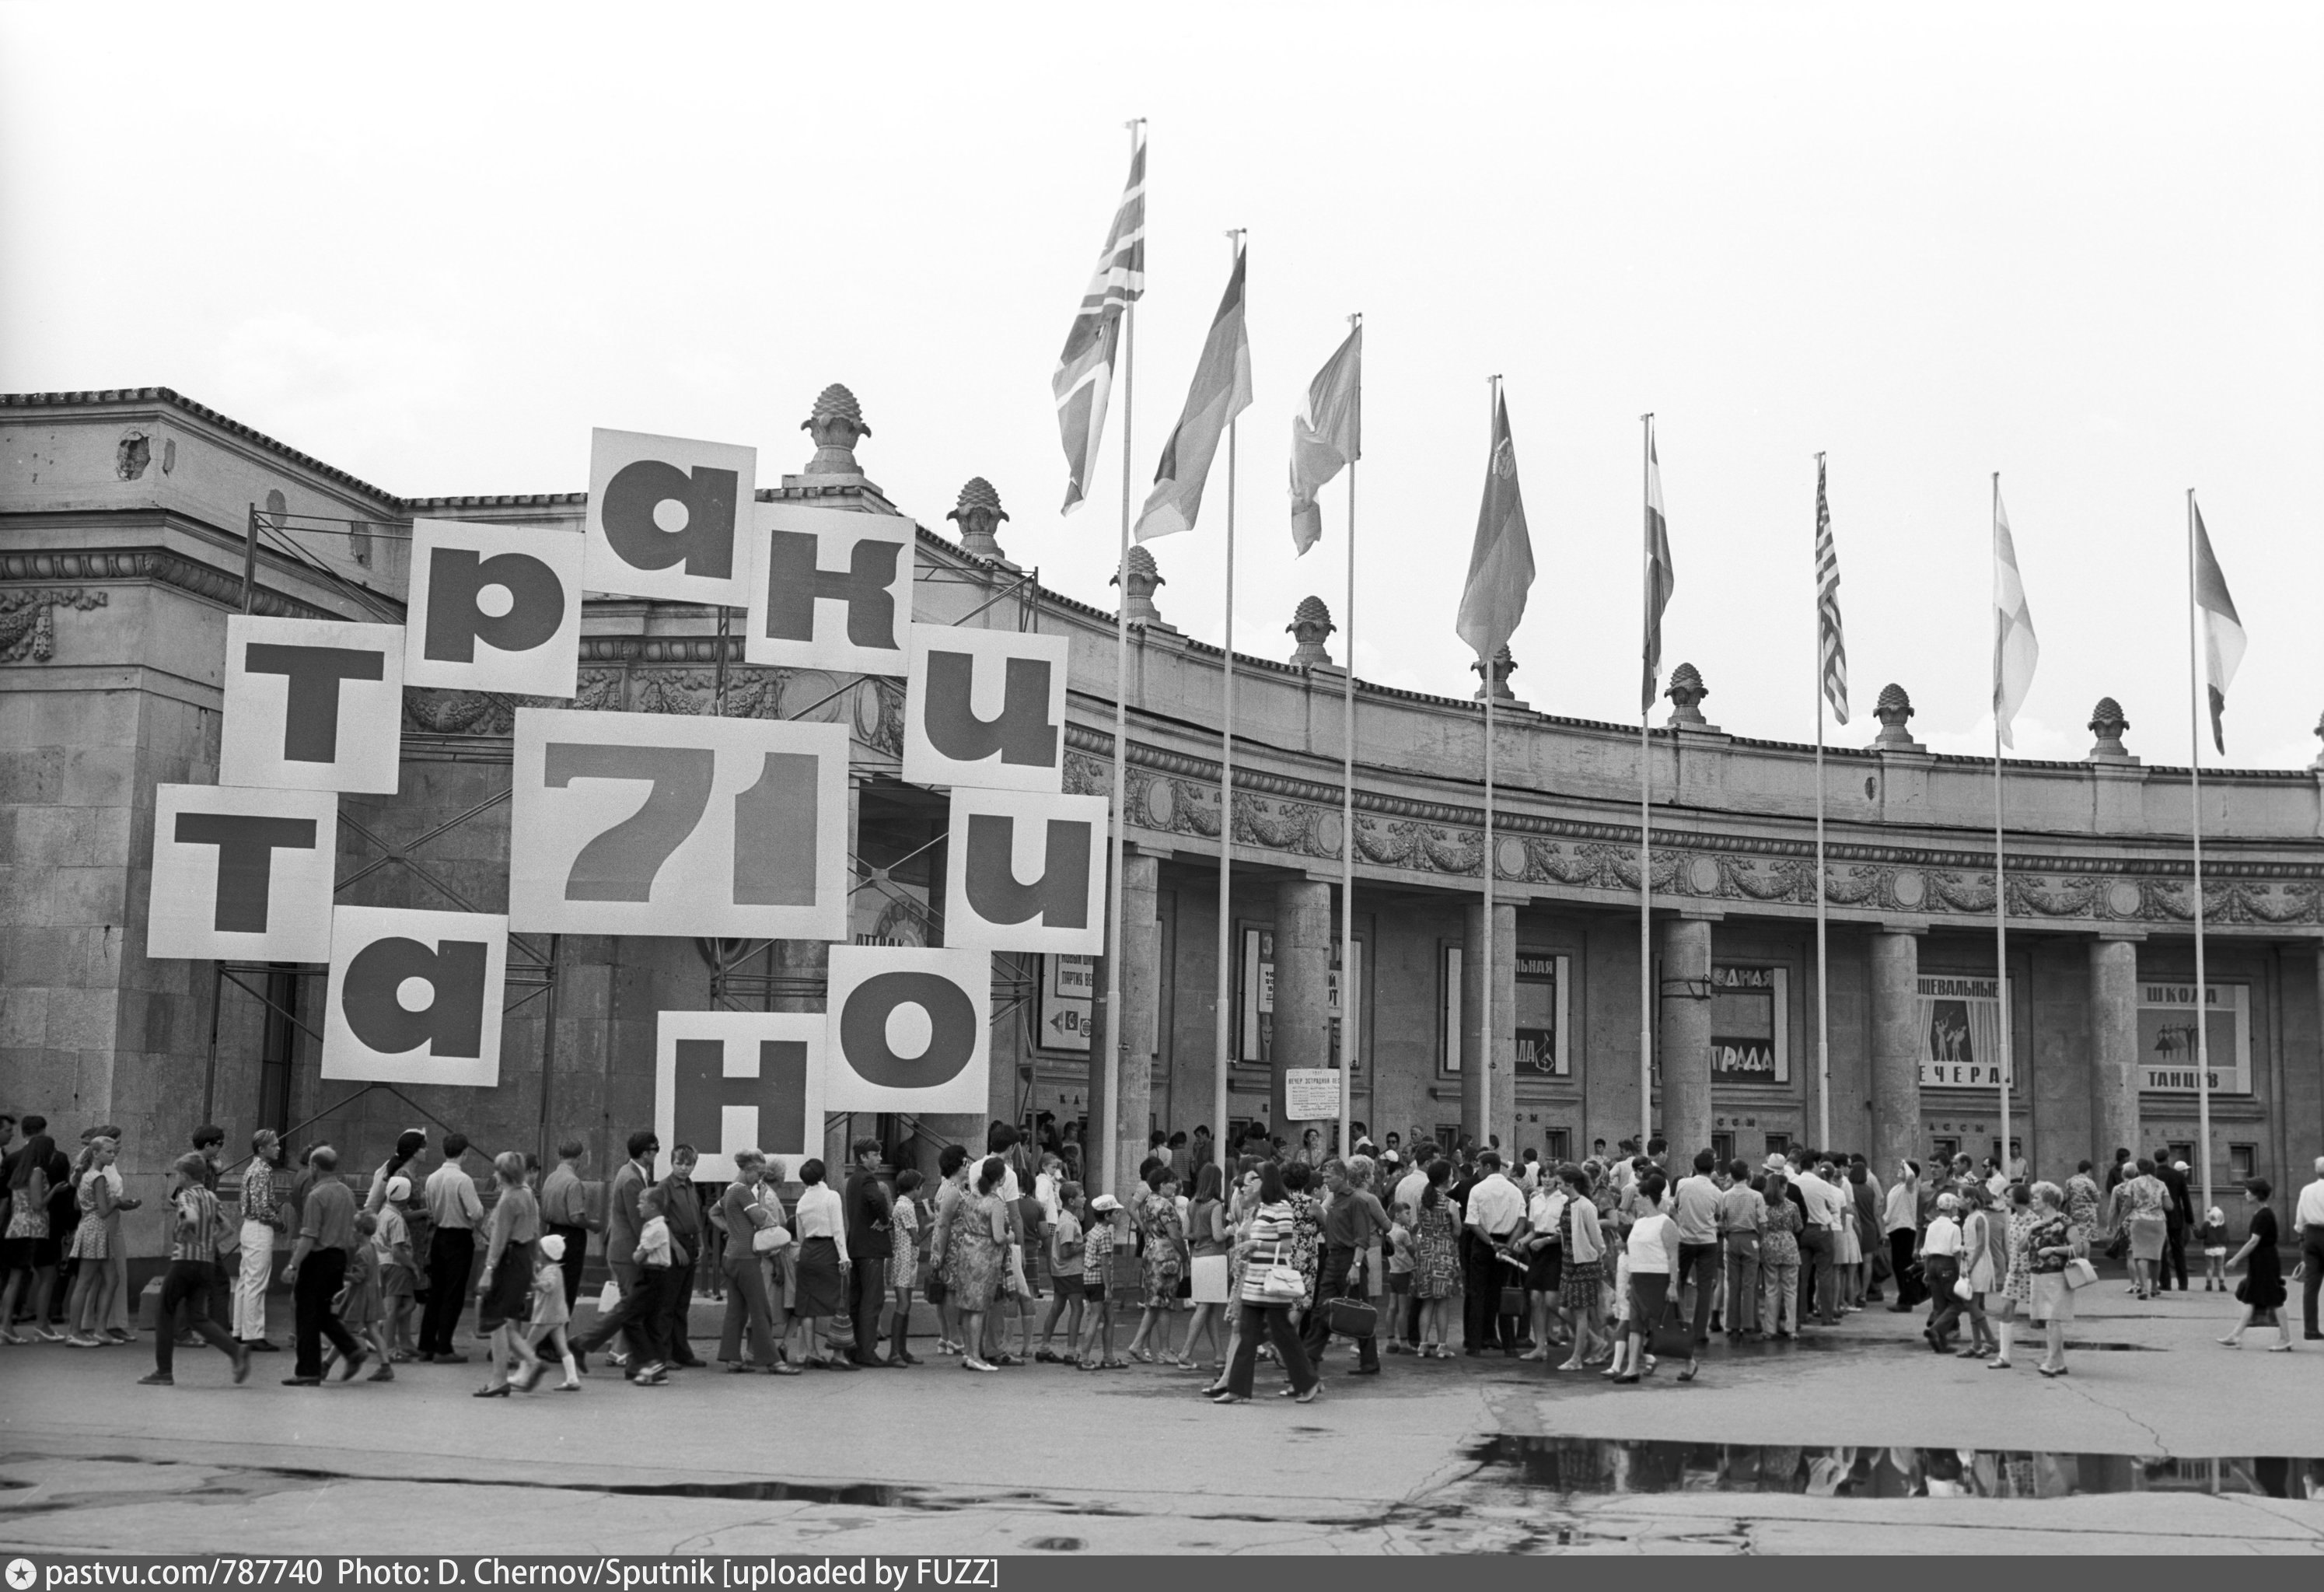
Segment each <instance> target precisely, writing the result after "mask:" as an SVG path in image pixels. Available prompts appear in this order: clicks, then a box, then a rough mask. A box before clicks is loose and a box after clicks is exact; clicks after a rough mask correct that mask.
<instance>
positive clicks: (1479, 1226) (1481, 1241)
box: [1463, 1150, 1526, 1358]
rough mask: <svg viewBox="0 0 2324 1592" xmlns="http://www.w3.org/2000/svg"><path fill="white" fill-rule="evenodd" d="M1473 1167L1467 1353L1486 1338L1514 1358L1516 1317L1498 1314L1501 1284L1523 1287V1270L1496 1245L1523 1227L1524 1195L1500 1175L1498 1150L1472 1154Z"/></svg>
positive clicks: (1473, 1351) (1482, 1348) (1479, 1348)
mask: <svg viewBox="0 0 2324 1592" xmlns="http://www.w3.org/2000/svg"><path fill="white" fill-rule="evenodd" d="M1477 1169H1478V1171H1479V1172H1480V1174H1481V1175H1480V1177H1479V1178H1478V1179H1477V1181H1476V1182H1475V1184H1474V1185H1473V1186H1471V1189H1470V1190H1469V1201H1468V1206H1467V1210H1468V1227H1469V1244H1468V1249H1469V1268H1468V1272H1469V1278H1468V1281H1469V1289H1468V1292H1469V1298H1468V1309H1467V1310H1465V1311H1464V1312H1463V1316H1464V1320H1463V1326H1464V1328H1465V1332H1464V1336H1465V1337H1466V1338H1467V1340H1468V1343H1467V1352H1468V1353H1470V1354H1471V1355H1481V1354H1483V1353H1484V1352H1485V1339H1486V1338H1487V1337H1488V1336H1492V1337H1498V1338H1499V1341H1500V1346H1501V1352H1502V1353H1503V1354H1506V1355H1508V1356H1511V1357H1512V1358H1514V1357H1515V1356H1516V1355H1517V1326H1518V1322H1519V1319H1520V1318H1518V1317H1516V1316H1505V1315H1502V1314H1501V1304H1500V1300H1501V1289H1502V1287H1503V1286H1504V1285H1506V1284H1510V1283H1515V1284H1517V1285H1518V1286H1520V1287H1521V1286H1523V1283H1524V1277H1525V1273H1522V1272H1520V1271H1517V1269H1515V1268H1514V1267H1511V1266H1510V1265H1508V1263H1505V1262H1503V1261H1502V1260H1501V1259H1500V1252H1501V1249H1502V1247H1503V1246H1504V1245H1507V1244H1508V1241H1509V1240H1510V1239H1511V1238H1514V1237H1515V1236H1517V1233H1518V1232H1519V1231H1520V1230H1522V1229H1523V1227H1524V1226H1525V1220H1526V1199H1525V1195H1524V1194H1523V1193H1522V1192H1520V1191H1519V1189H1518V1188H1517V1185H1516V1184H1515V1183H1512V1182H1510V1181H1509V1180H1508V1178H1506V1177H1504V1176H1503V1175H1502V1173H1501V1153H1500V1152H1499V1151H1498V1150H1488V1151H1486V1152H1484V1153H1483V1154H1481V1155H1480V1156H1478V1157H1477Z"/></svg>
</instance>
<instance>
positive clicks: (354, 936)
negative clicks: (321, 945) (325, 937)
mask: <svg viewBox="0 0 2324 1592" xmlns="http://www.w3.org/2000/svg"><path fill="white" fill-rule="evenodd" d="M507 974H508V920H507V919H506V918H503V917H499V916H495V915H493V914H490V913H483V912H410V911H404V910H401V909H396V908H384V907H344V906H343V907H339V908H337V910H336V911H334V912H332V914H331V979H330V986H329V990H328V993H327V995H326V996H325V1006H324V1022H323V1065H322V1076H323V1077H324V1078H334V1079H338V1078H344V1079H347V1080H350V1081H361V1082H365V1083H404V1084H456V1085H461V1086H465V1087H467V1088H492V1087H493V1085H495V1084H497V1083H498V1082H499V1081H500V1066H501V1012H502V1002H503V990H502V985H503V980H504V979H505V978H506V976H507Z"/></svg>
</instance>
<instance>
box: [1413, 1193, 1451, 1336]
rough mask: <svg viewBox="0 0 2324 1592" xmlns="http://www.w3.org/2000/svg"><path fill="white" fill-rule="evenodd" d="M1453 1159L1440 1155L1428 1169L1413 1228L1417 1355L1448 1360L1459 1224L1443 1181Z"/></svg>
mask: <svg viewBox="0 0 2324 1592" xmlns="http://www.w3.org/2000/svg"><path fill="white" fill-rule="evenodd" d="M1451 1175H1452V1162H1449V1161H1439V1162H1435V1163H1434V1164H1433V1165H1431V1166H1430V1167H1429V1169H1428V1186H1427V1187H1426V1188H1425V1189H1422V1190H1421V1191H1420V1209H1419V1210H1418V1211H1417V1212H1416V1213H1415V1226H1414V1228H1413V1235H1412V1238H1413V1248H1414V1252H1415V1253H1414V1256H1413V1266H1412V1291H1413V1292H1414V1293H1416V1294H1417V1295H1418V1296H1419V1297H1420V1300H1421V1318H1420V1357H1421V1358H1422V1359H1424V1360H1425V1359H1439V1360H1449V1359H1451V1358H1452V1347H1451V1345H1450V1344H1449V1343H1448V1342H1447V1341H1446V1339H1447V1338H1448V1337H1451V1335H1452V1301H1453V1300H1455V1299H1457V1298H1459V1297H1460V1293H1461V1250H1460V1228H1459V1226H1458V1225H1457V1224H1456V1222H1455V1221H1454V1219H1453V1215H1452V1200H1450V1199H1446V1198H1445V1195H1444V1184H1445V1180H1446V1179H1447V1178H1449V1177H1450V1176H1451Z"/></svg>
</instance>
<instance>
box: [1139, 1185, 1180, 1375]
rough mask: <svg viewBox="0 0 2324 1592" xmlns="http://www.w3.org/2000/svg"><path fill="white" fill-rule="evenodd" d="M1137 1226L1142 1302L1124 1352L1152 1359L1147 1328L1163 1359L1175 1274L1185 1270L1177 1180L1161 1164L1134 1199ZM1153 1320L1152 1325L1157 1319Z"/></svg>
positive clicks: (1169, 1356)
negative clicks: (1141, 1251) (1140, 1243)
mask: <svg viewBox="0 0 2324 1592" xmlns="http://www.w3.org/2000/svg"><path fill="white" fill-rule="evenodd" d="M1137 1219H1138V1232H1139V1236H1140V1237H1141V1238H1142V1239H1144V1240H1145V1253H1144V1254H1142V1255H1141V1256H1140V1257H1139V1273H1140V1277H1139V1282H1140V1288H1141V1291H1143V1292H1144V1294H1145V1296H1146V1297H1145V1300H1144V1304H1145V1308H1144V1309H1143V1310H1140V1311H1139V1316H1138V1331H1137V1333H1136V1335H1135V1336H1133V1337H1131V1338H1130V1347H1129V1348H1128V1349H1127V1350H1125V1351H1124V1352H1125V1353H1127V1354H1128V1355H1129V1356H1130V1358H1131V1359H1133V1360H1142V1361H1144V1362H1145V1363H1146V1364H1147V1365H1152V1364H1154V1360H1155V1356H1156V1349H1150V1348H1148V1347H1146V1337H1147V1334H1148V1332H1151V1333H1153V1334H1154V1335H1155V1336H1156V1337H1157V1339H1158V1343H1157V1348H1158V1349H1159V1352H1160V1356H1161V1357H1162V1358H1163V1359H1164V1360H1171V1359H1174V1358H1175V1356H1173V1354H1172V1353H1171V1349H1170V1312H1171V1311H1172V1310H1176V1308H1177V1305H1178V1279H1179V1278H1181V1277H1183V1276H1185V1274H1186V1224H1185V1222H1183V1221H1181V1220H1180V1219H1179V1217H1178V1180H1177V1178H1176V1175H1175V1174H1174V1173H1172V1171H1170V1169H1169V1167H1167V1165H1157V1166H1156V1167H1154V1168H1152V1169H1151V1170H1150V1171H1148V1172H1147V1174H1146V1193H1145V1194H1144V1196H1143V1197H1141V1198H1140V1199H1139V1201H1138V1218H1137ZM1157 1323H1158V1325H1157Z"/></svg>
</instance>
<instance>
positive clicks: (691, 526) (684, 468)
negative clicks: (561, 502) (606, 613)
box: [582, 429, 759, 608]
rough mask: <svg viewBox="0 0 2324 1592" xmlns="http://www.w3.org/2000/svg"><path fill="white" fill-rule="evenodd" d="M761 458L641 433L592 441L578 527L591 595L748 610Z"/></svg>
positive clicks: (609, 434) (608, 434)
mask: <svg viewBox="0 0 2324 1592" xmlns="http://www.w3.org/2000/svg"><path fill="white" fill-rule="evenodd" d="M758 458H759V455H758V450H757V449H751V448H734V447H730V446H728V445H727V444H725V443H723V442H690V441H687V440H685V439H684V438H681V437H655V436H650V435H648V434H647V433H645V432H643V431H608V430H602V429H601V430H595V431H592V432H591V433H590V440H589V515H588V518H587V520H586V522H584V523H583V526H582V532H583V538H584V541H586V550H587V551H586V560H585V569H586V576H585V578H586V580H587V583H588V587H589V589H590V590H591V591H609V592H613V593H616V594H617V595H620V596H622V597H660V598H663V599H665V600H667V601H669V602H679V603H721V604H724V606H727V607H730V608H740V607H743V606H748V604H749V602H750V600H751V599H750V597H749V596H748V594H746V593H745V592H744V590H743V589H742V588H743V577H744V575H745V574H746V573H747V571H746V570H745V569H744V568H743V565H744V562H745V560H744V558H743V551H744V549H743V539H742V531H743V529H744V528H746V527H747V526H748V525H749V524H750V523H751V520H750V516H751V513H752V502H753V501H754V498H753V493H754V486H755V474H756V471H757V469H758Z"/></svg>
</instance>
